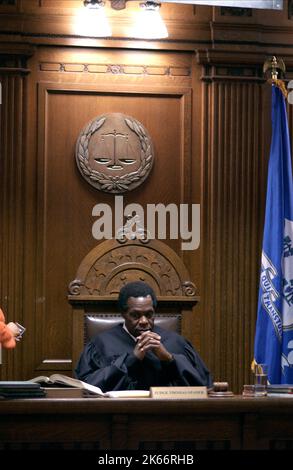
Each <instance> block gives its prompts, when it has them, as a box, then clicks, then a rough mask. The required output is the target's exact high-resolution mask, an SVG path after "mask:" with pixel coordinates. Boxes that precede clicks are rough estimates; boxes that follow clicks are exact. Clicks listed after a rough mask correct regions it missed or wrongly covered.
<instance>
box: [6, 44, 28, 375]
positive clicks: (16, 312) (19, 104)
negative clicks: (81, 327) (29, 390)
mask: <svg viewBox="0 0 293 470" xmlns="http://www.w3.org/2000/svg"><path fill="white" fill-rule="evenodd" d="M11 53H12V51H11ZM5 57H6V64H5V61H4V63H3V62H2V65H1V67H0V81H1V89H2V104H1V105H0V149H1V150H0V187H1V191H0V271H1V280H0V286H1V288H0V306H1V308H2V309H3V311H4V313H5V315H6V319H7V321H18V322H19V323H22V321H23V318H22V305H23V287H22V285H23V229H24V194H23V181H24V175H23V170H24V161H25V154H24V95H25V92H24V89H25V77H26V74H27V73H28V71H27V70H26V69H25V68H24V67H23V61H24V57H23V56H21V55H18V54H17V53H16V55H14V54H13V55H11V56H10V55H9V54H7V55H6V56H5ZM2 356H3V357H2V365H1V366H0V378H1V379H2V380H5V379H10V380H11V379H12V378H13V377H15V376H21V369H22V346H21V345H20V346H19V347H17V348H16V349H15V350H10V351H5V350H4V351H3V355H2Z"/></svg>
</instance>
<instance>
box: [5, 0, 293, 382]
mask: <svg viewBox="0 0 293 470" xmlns="http://www.w3.org/2000/svg"><path fill="white" fill-rule="evenodd" d="M77 3H78V2H77V0H68V1H67V0H66V2H65V1H62V0H60V1H59V0H42V1H37V0H23V1H19V2H15V4H11V5H2V6H0V9H1V13H3V14H1V17H0V39H1V41H0V52H1V57H0V59H1V68H0V71H1V82H2V88H3V103H2V105H1V107H0V115H1V125H0V128H1V137H0V138H1V161H0V165H1V175H0V178H1V201H0V203H1V213H0V231H1V253H0V268H1V306H2V307H3V308H4V310H5V312H6V314H7V317H8V319H9V320H17V321H20V322H23V324H24V325H25V326H26V327H27V332H26V334H25V337H24V340H23V342H22V343H21V344H20V345H19V346H18V348H17V349H16V350H15V351H12V352H9V354H8V353H6V354H5V355H4V365H3V366H2V367H1V374H2V377H4V378H10V379H12V378H16V379H18V378H29V377H30V376H32V375H39V373H40V370H44V371H46V370H65V371H66V370H68V371H69V370H70V369H71V308H70V307H69V305H68V303H67V300H66V295H67V285H68V282H69V281H71V280H72V279H73V277H74V274H75V271H76V268H77V266H78V265H79V263H80V261H81V259H82V258H83V257H84V256H85V254H86V253H87V252H88V251H89V250H90V249H91V248H92V247H93V246H94V245H95V244H96V243H97V242H96V241H95V240H94V239H93V238H92V235H91V227H92V224H93V221H94V219H93V217H92V215H91V211H92V208H93V206H94V205H95V204H96V203H97V202H107V203H109V204H113V196H111V195H109V194H104V193H101V192H97V191H95V190H94V189H93V188H92V187H90V186H89V185H88V184H87V183H86V182H85V181H84V180H82V178H81V176H80V174H79V173H78V170H77V169H76V167H75V161H74V147H75V142H76V139H77V137H78V134H79V132H80V131H81V129H82V128H83V127H84V125H85V124H86V123H87V122H88V121H90V120H91V119H93V118H94V117H96V116H97V115H99V114H104V113H106V112H122V113H125V114H129V115H133V117H135V118H136V119H138V120H140V121H141V122H142V123H143V124H144V125H145V126H146V128H147V129H148V130H149V132H150V134H151V136H152V138H153V140H154V146H155V156H156V157H155V158H156V161H155V165H154V168H153V171H152V173H151V175H150V177H149V179H148V180H147V181H145V183H144V184H143V185H142V186H141V187H140V188H137V189H136V190H135V191H134V192H133V193H129V194H128V195H127V196H125V203H129V202H139V203H140V204H142V205H143V206H145V205H146V204H147V203H158V202H162V203H164V204H168V203H169V202H175V203H177V204H178V203H180V202H184V203H188V204H190V203H200V204H201V245H200V249H198V250H194V251H193V252H184V253H181V250H180V242H179V241H176V240H169V241H168V244H169V245H170V246H171V247H172V248H173V249H174V250H175V251H176V252H177V253H178V254H179V255H180V256H182V258H183V260H184V262H185V264H186V266H187V267H188V268H189V270H190V273H191V278H192V280H193V282H194V283H195V284H196V285H197V286H198V287H199V294H200V297H201V303H200V304H199V305H197V306H196V308H195V309H194V312H193V314H187V315H185V316H184V324H183V331H186V332H187V333H188V337H189V339H191V340H192V342H193V343H194V344H195V346H196V347H197V348H198V349H199V351H200V353H201V354H202V356H203V358H204V359H205V360H206V362H207V364H208V366H209V367H210V369H211V370H212V372H213V374H214V377H215V379H217V380H228V381H229V382H230V385H231V388H232V389H233V390H234V391H237V390H241V386H242V384H243V383H244V382H248V381H249V380H250V370H249V367H250V362H251V359H252V355H253V337H254V328H255V318H256V307H257V292H258V276H259V266H260V251H261V239H262V230H263V218H264V201H265V190H266V170H267V161H268V156H269V145H270V129H271V126H270V86H269V85H267V84H265V83H264V81H263V78H262V64H263V62H264V60H265V59H266V58H267V56H270V55H273V54H279V55H282V57H283V59H284V60H285V62H286V65H287V70H288V72H287V76H288V77H291V78H292V77H293V72H292V71H293V55H292V53H291V51H290V47H289V45H290V44H291V42H292V41H291V35H292V31H291V30H292V20H290V19H288V17H287V13H288V11H287V6H288V4H287V2H284V3H285V9H284V11H283V12H270V11H256V10H253V11H252V15H251V16H243V17H237V18H235V17H232V16H228V15H221V10H220V9H219V8H210V7H201V6H198V7H196V8H193V7H191V6H190V5H185V6H179V5H170V6H167V5H166V4H164V6H163V9H162V12H163V16H164V17H165V19H166V20H167V22H168V26H169V27H170V36H169V39H168V40H165V41H149V42H147V41H139V42H138V41H135V40H133V39H132V38H131V37H128V36H127V33H126V32H125V31H126V29H125V27H126V26H127V24H130V23H129V21H130V16H129V17H128V18H124V20H123V21H120V19H121V17H120V16H119V12H116V13H115V12H114V11H112V12H111V15H112V16H111V17H112V20H113V22H114V23H113V24H114V25H116V27H117V29H116V32H115V35H114V37H113V38H112V39H97V38H83V37H79V36H78V35H76V33H75V32H74V30H73V17H74V14H75V13H76V7H77ZM130 3H132V2H130ZM133 3H134V2H133ZM124 13H125V14H126V15H128V13H129V10H127V11H126V12H124ZM119 22H120V24H118V23H119ZM118 33H119V34H120V33H121V35H119V34H118ZM22 43H25V44H27V45H26V46H23V45H22ZM31 44H33V48H34V49H32V46H31ZM32 52H34V55H33V56H32V57H31V59H30V60H29V62H28V65H29V68H30V70H31V73H30V74H29V75H28V76H27V75H26V73H27V70H26V60H27V57H28V56H30V55H31V54H32ZM3 58H4V59H3ZM291 108H292V107H291V106H289V107H288V109H289V117H290V129H291V130H292V131H293V124H292V122H293V119H292V109H291ZM37 369H38V370H37Z"/></svg>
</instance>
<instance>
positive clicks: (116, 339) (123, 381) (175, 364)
mask: <svg viewBox="0 0 293 470" xmlns="http://www.w3.org/2000/svg"><path fill="white" fill-rule="evenodd" d="M153 331H154V332H155V333H157V334H159V335H160V336H161V343H162V344H163V345H164V346H165V348H166V349H167V351H169V352H170V353H171V354H172V355H173V357H174V360H172V361H170V362H166V361H160V360H159V359H158V358H157V356H156V355H155V354H154V353H153V352H152V351H149V352H147V353H146V355H145V357H144V359H143V360H140V359H137V358H136V356H135V355H134V354H133V349H134V347H135V341H134V339H133V338H132V337H131V336H130V335H129V334H128V333H127V331H125V330H124V328H123V326H122V324H120V325H117V326H114V327H113V328H111V329H109V330H106V331H104V332H103V333H101V334H99V335H97V336H96V337H95V338H93V339H92V340H91V341H90V342H89V343H88V344H87V345H86V346H85V348H84V350H83V352H82V354H81V356H80V359H79V362H78V364H77V367H76V369H75V373H76V376H77V378H78V379H80V380H82V381H84V382H87V383H89V384H92V385H95V386H97V387H100V388H101V389H102V390H103V392H107V391H110V390H148V389H149V388H150V387H151V386H172V385H173V386H188V385H189V386H195V385H206V386H208V387H209V386H211V385H212V379H211V376H210V373H209V371H208V369H207V367H206V366H205V364H204V363H203V361H202V359H201V358H200V356H199V355H198V354H197V352H196V351H195V350H194V349H193V347H192V345H191V344H190V343H189V342H188V341H186V340H185V339H184V338H183V337H182V336H180V335H178V334H177V333H173V332H170V331H167V330H165V329H163V328H160V327H158V326H155V327H154V328H153Z"/></svg>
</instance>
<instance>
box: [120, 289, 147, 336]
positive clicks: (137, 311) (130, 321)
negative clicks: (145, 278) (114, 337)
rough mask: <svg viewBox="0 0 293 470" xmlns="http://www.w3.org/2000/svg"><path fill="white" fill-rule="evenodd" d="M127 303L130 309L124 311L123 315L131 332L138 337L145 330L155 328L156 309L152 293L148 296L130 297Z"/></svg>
mask: <svg viewBox="0 0 293 470" xmlns="http://www.w3.org/2000/svg"><path fill="white" fill-rule="evenodd" d="M127 305H128V309H127V310H126V312H125V313H123V317H124V319H125V326H126V328H127V329H128V331H129V333H131V334H132V335H133V336H135V337H137V336H139V335H140V334H141V333H143V332H144V331H148V330H152V329H153V326H154V318H153V315H154V313H155V310H154V307H153V299H152V298H151V296H150V295H147V296H146V297H129V298H128V300H127Z"/></svg>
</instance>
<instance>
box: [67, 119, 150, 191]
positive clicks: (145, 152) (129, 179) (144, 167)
mask: <svg viewBox="0 0 293 470" xmlns="http://www.w3.org/2000/svg"><path fill="white" fill-rule="evenodd" d="M106 119H107V118H106V117H105V116H102V117H101V118H100V119H98V120H95V121H94V122H91V123H90V124H89V125H88V126H87V127H86V128H85V129H84V132H83V133H82V134H81V135H80V137H79V139H78V142H77V147H76V158H77V162H78V165H79V166H80V169H81V170H82V173H83V174H84V175H85V176H86V177H87V179H88V180H89V182H90V183H91V184H93V186H95V187H98V189H100V190H101V191H106V192H111V193H123V192H125V191H129V190H131V189H133V188H134V187H136V186H138V185H139V184H140V182H142V181H144V179H145V178H146V176H147V173H148V172H149V171H150V169H151V166H152V160H153V153H152V144H151V141H150V139H149V137H148V136H147V135H146V133H145V131H144V129H143V127H142V126H141V125H139V124H138V123H137V122H135V121H134V120H131V119H130V118H125V119H124V121H125V123H126V124H127V126H128V127H129V128H130V129H131V130H132V131H133V132H135V134H136V135H137V136H138V138H139V141H140V145H141V152H142V153H141V165H140V167H139V168H138V170H136V171H133V172H132V173H128V174H126V175H123V176H108V175H106V174H104V173H100V172H99V171H97V170H93V168H92V167H91V165H90V163H89V150H88V146H89V141H90V137H91V136H92V135H93V134H94V133H95V132H96V131H97V130H98V129H100V127H102V125H103V124H104V123H105V121H106ZM130 186H131V187H130Z"/></svg>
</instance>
